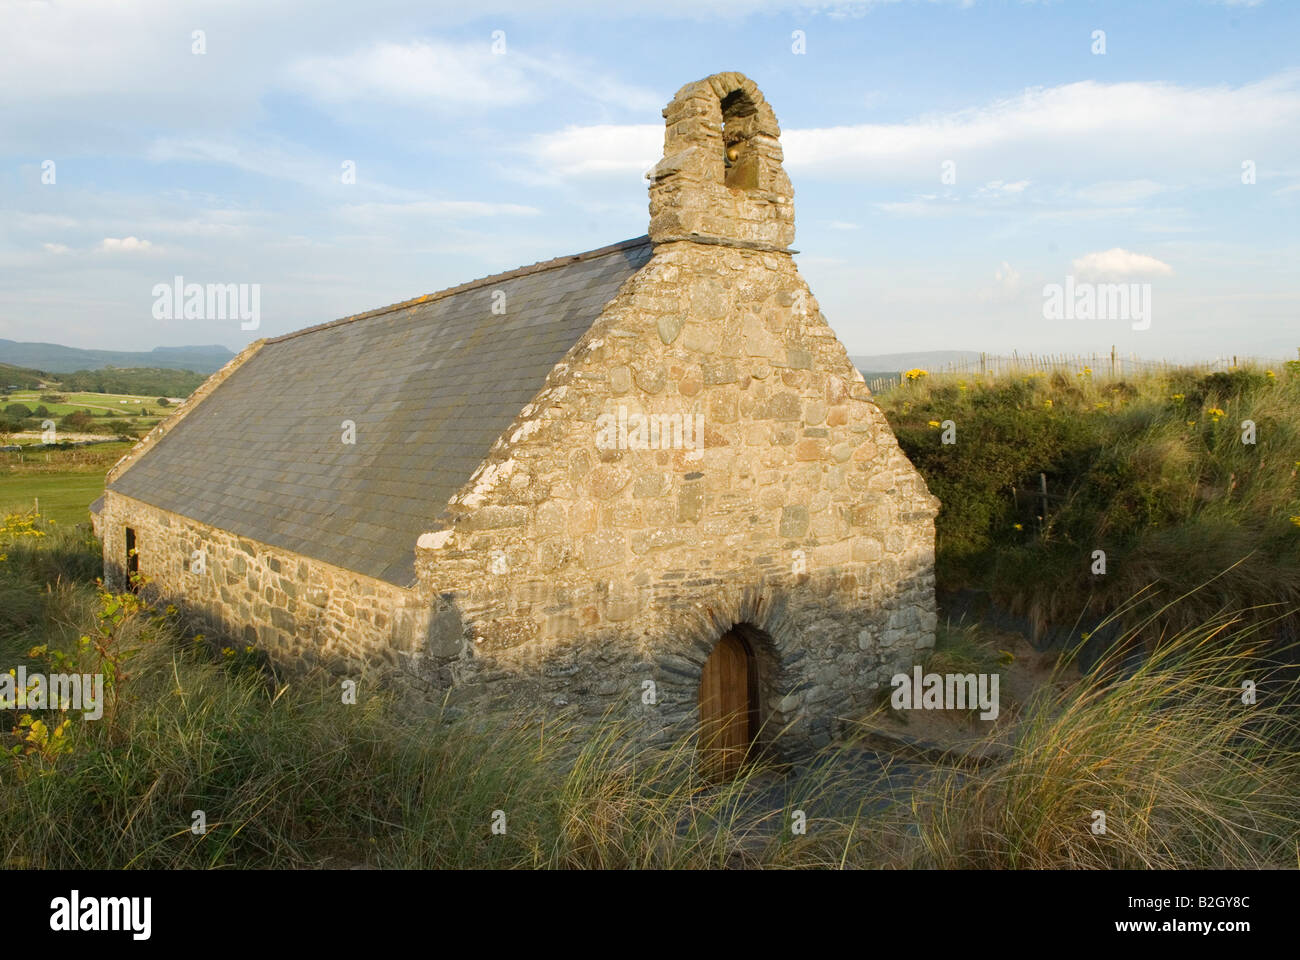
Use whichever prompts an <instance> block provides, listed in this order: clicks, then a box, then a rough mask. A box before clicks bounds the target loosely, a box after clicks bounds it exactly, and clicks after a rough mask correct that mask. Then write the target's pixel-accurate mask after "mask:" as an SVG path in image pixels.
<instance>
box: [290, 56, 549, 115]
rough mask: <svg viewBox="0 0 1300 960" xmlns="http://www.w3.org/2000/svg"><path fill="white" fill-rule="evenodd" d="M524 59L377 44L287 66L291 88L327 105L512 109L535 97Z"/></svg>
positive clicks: (303, 59) (312, 58)
mask: <svg viewBox="0 0 1300 960" xmlns="http://www.w3.org/2000/svg"><path fill="white" fill-rule="evenodd" d="M523 66H524V64H523V62H521V59H520V58H517V57H513V56H496V55H494V54H493V53H492V52H491V49H490V48H489V45H488V44H487V43H479V44H474V45H472V46H471V45H467V44H461V45H456V44H450V43H443V42H438V41H427V40H418V41H413V42H410V43H404V44H403V43H378V44H375V45H373V46H370V47H367V48H365V49H363V50H357V51H354V52H352V53H349V54H345V55H343V56H337V57H321V56H317V57H304V58H302V59H300V60H298V61H297V62H295V63H293V64H291V65H290V66H289V67H288V68H287V71H286V73H287V76H288V78H289V82H290V85H292V86H294V87H296V88H298V89H300V90H302V91H303V92H305V93H307V94H309V95H310V96H312V97H314V98H316V99H318V100H323V101H326V102H334V103H342V102H348V101H360V100H388V101H393V100H397V101H407V102H417V103H423V104H434V103H439V102H441V103H459V104H472V105H480V106H509V105H511V104H518V103H525V102H527V101H529V100H532V99H535V97H536V95H537V90H536V84H535V82H534V81H533V79H532V78H530V76H529V74H528V71H526V70H525V69H523Z"/></svg>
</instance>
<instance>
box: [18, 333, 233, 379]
mask: <svg viewBox="0 0 1300 960" xmlns="http://www.w3.org/2000/svg"><path fill="white" fill-rule="evenodd" d="M232 357H234V353H233V352H231V351H230V350H228V349H227V348H225V347H222V346H217V345H216V344H212V345H209V346H202V347H154V348H153V349H152V350H148V351H128V350H82V349H80V348H78V347H64V346H60V345H59V344H57V343H21V342H19V341H17V340H0V363H9V364H13V365H14V366H16V367H34V368H35V369H37V370H44V371H45V372H47V373H73V372H75V371H77V370H102V369H104V368H105V367H156V368H162V369H164V370H193V371H194V372H195V373H216V371H218V370H220V369H221V368H222V367H224V366H225V365H226V363H227V362H228V361H229V360H230V359H231V358H232Z"/></svg>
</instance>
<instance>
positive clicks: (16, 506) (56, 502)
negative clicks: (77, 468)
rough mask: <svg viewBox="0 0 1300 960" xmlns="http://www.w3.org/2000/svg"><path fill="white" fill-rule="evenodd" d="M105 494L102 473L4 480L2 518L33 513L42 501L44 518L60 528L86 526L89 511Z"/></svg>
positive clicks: (0, 492) (0, 481)
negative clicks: (75, 524) (73, 525)
mask: <svg viewBox="0 0 1300 960" xmlns="http://www.w3.org/2000/svg"><path fill="white" fill-rule="evenodd" d="M103 492H104V475H103V474H102V473H51V474H19V475H18V476H0V515H3V514H8V513H18V512H21V511H26V510H31V509H32V506H33V502H34V501H35V500H37V499H39V500H40V508H41V516H43V517H46V518H47V519H50V520H54V521H55V522H56V523H59V524H73V523H86V522H88V521H89V520H90V515H89V513H88V512H87V508H88V507H89V506H90V503H91V501H92V500H94V499H95V498H96V497H98V496H99V495H100V494H101V493H103Z"/></svg>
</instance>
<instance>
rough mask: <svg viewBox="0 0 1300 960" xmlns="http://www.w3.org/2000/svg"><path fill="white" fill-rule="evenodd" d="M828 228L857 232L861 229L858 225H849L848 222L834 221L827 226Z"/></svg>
mask: <svg viewBox="0 0 1300 960" xmlns="http://www.w3.org/2000/svg"><path fill="white" fill-rule="evenodd" d="M827 226H829V227H830V228H831V229H832V230H857V229H859V227H858V225H857V224H856V223H849V222H848V221H847V220H832V221H831V222H830V223H829V224H827Z"/></svg>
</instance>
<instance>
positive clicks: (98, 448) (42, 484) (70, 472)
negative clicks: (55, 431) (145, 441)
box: [0, 441, 133, 525]
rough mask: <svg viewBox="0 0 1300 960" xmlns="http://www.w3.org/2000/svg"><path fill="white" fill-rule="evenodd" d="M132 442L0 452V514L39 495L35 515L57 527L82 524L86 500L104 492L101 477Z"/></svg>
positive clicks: (23, 508)
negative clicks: (57, 525)
mask: <svg viewBox="0 0 1300 960" xmlns="http://www.w3.org/2000/svg"><path fill="white" fill-rule="evenodd" d="M132 446H133V443H132V442H130V441H125V442H122V443H104V444H95V445H93V446H88V447H71V448H68V449H63V450H59V449H55V450H48V451H43V452H42V451H36V452H26V453H22V454H19V453H15V452H12V451H6V452H3V453H0V516H4V515H5V514H7V513H11V512H27V511H30V510H31V509H32V507H33V506H34V505H35V501H36V500H38V499H39V501H40V512H41V515H42V516H44V517H46V518H47V519H51V520H54V521H55V522H56V523H57V524H59V525H67V524H74V523H85V522H87V521H88V520H89V519H90V517H89V515H88V513H87V508H88V507H89V506H90V502H91V501H92V500H94V499H95V498H96V497H98V496H99V495H100V494H101V493H103V492H104V475H105V474H107V473H108V470H109V468H110V467H111V466H112V465H113V464H115V463H116V462H117V461H118V460H119V459H120V458H121V457H122V455H123V454H125V453H126V452H127V451H128V450H130V449H131V447H132Z"/></svg>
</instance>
